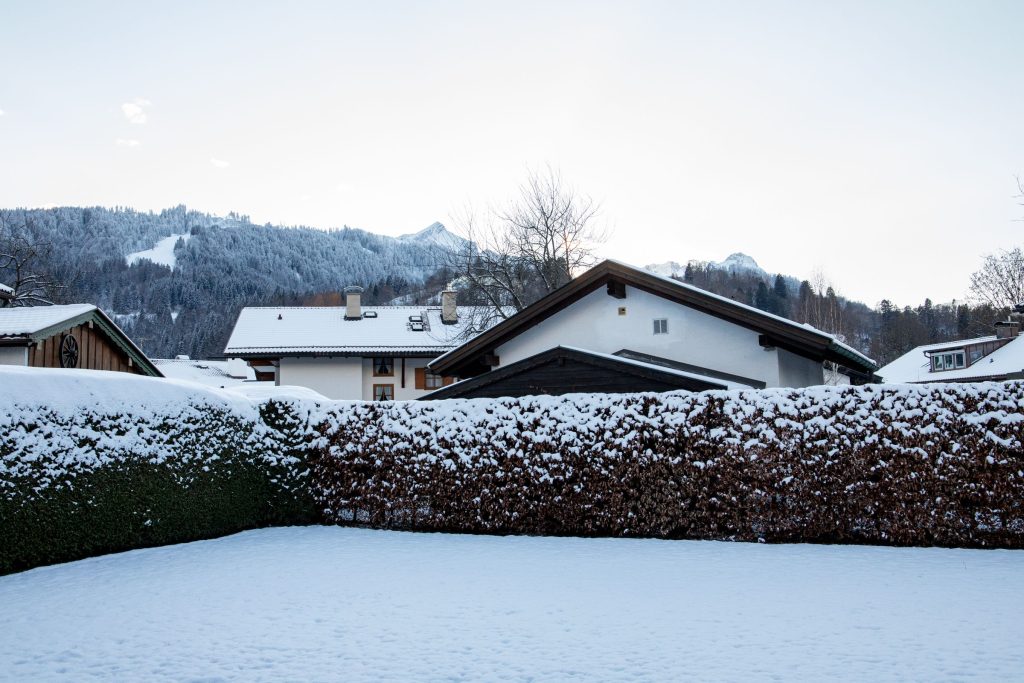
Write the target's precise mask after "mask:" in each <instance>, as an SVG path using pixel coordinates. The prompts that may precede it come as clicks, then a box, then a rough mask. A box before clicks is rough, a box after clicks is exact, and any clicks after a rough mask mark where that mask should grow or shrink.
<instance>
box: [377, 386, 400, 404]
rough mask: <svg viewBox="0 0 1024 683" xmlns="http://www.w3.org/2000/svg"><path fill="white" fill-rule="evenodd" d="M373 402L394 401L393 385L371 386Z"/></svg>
mask: <svg viewBox="0 0 1024 683" xmlns="http://www.w3.org/2000/svg"><path fill="white" fill-rule="evenodd" d="M373 400H374V401H394V400H395V385H394V384H374V385H373Z"/></svg>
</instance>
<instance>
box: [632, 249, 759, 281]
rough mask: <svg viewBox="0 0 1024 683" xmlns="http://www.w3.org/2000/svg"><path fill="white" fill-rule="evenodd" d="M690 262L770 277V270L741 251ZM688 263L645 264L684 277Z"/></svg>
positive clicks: (655, 269) (662, 271)
mask: <svg viewBox="0 0 1024 683" xmlns="http://www.w3.org/2000/svg"><path fill="white" fill-rule="evenodd" d="M688 263H692V264H695V265H696V264H700V265H702V266H705V267H707V268H712V269H714V270H724V271H726V272H729V273H747V274H750V275H757V276H761V277H768V272H767V271H766V270H764V269H763V268H762V267H761V266H759V265H757V261H755V260H754V259H753V258H752V257H750V256H747V255H746V254H744V253H743V252H739V251H738V252H736V253H735V254H729V256H727V257H726V258H725V260H724V261H689V262H688ZM686 265H687V264H686V263H679V262H678V261H665V262H664V263H652V264H650V265H647V266H644V269H645V270H649V271H651V272H652V273H657V274H658V275H664V276H666V277H683V274H684V273H685V272H686Z"/></svg>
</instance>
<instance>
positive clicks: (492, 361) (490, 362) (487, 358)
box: [480, 353, 501, 368]
mask: <svg viewBox="0 0 1024 683" xmlns="http://www.w3.org/2000/svg"><path fill="white" fill-rule="evenodd" d="M480 361H481V362H482V363H483V364H484V365H486V366H488V367H492V368H493V367H494V366H495V365H501V359H500V358H498V357H497V356H495V355H494V354H493V353H487V354H484V355H483V357H482V358H481V359H480Z"/></svg>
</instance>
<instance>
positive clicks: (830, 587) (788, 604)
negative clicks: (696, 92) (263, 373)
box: [0, 368, 1024, 681]
mask: <svg viewBox="0 0 1024 683" xmlns="http://www.w3.org/2000/svg"><path fill="white" fill-rule="evenodd" d="M0 382H2V383H3V386H4V387H5V389H6V391H5V392H4V393H3V395H2V396H0V535H2V538H3V543H2V545H0V573H8V574H9V575H7V576H0V605H3V609H2V610H0V632H3V633H5V634H6V635H5V636H4V637H3V638H0V678H3V677H5V676H6V677H9V678H10V679H12V680H52V679H68V680H91V679H105V680H156V681H159V680H280V679H282V678H284V679H298V680H349V681H361V680H366V681H378V680H395V681H399V680H466V681H470V680H484V679H486V680H538V681H540V680H550V681H564V680H596V679H600V680H706V679H719V680H737V679H742V680H775V679H779V678H784V679H802V680H813V679H818V680H821V679H826V678H827V679H833V680H906V679H915V680H937V679H951V680H961V679H970V678H973V679H976V680H997V679H1004V680H1005V679H1009V678H1013V677H1015V676H1016V675H1019V674H1020V672H1021V671H1024V655H1021V654H1020V652H1019V648H1018V647H1017V644H1018V640H1019V635H1020V629H1019V625H1018V622H1019V615H1020V613H1021V611H1022V608H1024V590H1022V589H1024V585H1022V583H1021V578H1020V577H1021V576H1022V575H1024V571H1022V570H1024V556H1022V555H1021V554H1020V551H1019V550H1015V549H1019V548H1021V547H1022V546H1024V511H1022V504H1024V456H1022V451H1024V447H1022V432H1024V383H1005V384H977V385H930V386H913V387H911V386H874V387H871V386H867V387H852V388H851V387H846V388H817V389H808V390H769V391H747V392H704V393H700V394H687V393H674V394H662V395H654V394H637V395H619V396H595V395H587V396H585V395H576V396H565V397H534V398H524V399H497V400H490V399H480V400H471V401H466V400H453V401H442V402H394V403H390V404H371V403H362V402H330V403H318V402H316V401H314V400H310V399H309V398H306V397H304V396H302V395H299V394H296V395H294V396H288V395H284V396H279V397H277V399H276V400H274V399H269V398H265V397H264V398H250V397H246V396H244V395H242V394H240V393H233V392H231V391H230V390H214V389H206V388H202V387H199V386H198V385H194V384H191V383H187V382H176V381H173V380H156V379H150V378H143V377H135V376H129V375H113V374H111V373H97V372H91V371H83V370H77V371H60V370H53V371H47V372H46V381H45V382H44V381H40V374H39V371H35V370H31V369H24V368H4V369H0ZM317 524H324V526H316V525H317ZM265 527H277V528H265ZM346 527H349V528H346ZM352 527H361V528H352ZM408 531H419V532H444V533H408ZM232 534H233V535H232ZM204 539H208V540H204ZM659 539H675V540H659ZM726 541H748V542H726ZM800 542H804V543H800ZM807 542H810V543H807ZM175 544H176V545H175ZM154 546H156V547H154ZM882 546H888V547H882ZM911 546H913V547H911ZM942 546H945V547H942ZM124 551H126V552H124ZM105 553H110V554H105ZM82 558H85V559H82ZM73 560H77V561H73ZM61 562H64V564H57V563H61ZM42 565H50V566H42Z"/></svg>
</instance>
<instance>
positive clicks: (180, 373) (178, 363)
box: [153, 356, 256, 389]
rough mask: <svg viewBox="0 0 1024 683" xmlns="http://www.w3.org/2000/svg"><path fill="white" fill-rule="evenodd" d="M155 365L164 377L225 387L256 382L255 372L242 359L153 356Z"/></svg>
mask: <svg viewBox="0 0 1024 683" xmlns="http://www.w3.org/2000/svg"><path fill="white" fill-rule="evenodd" d="M153 365H155V366H156V367H157V368H158V369H159V370H160V372H161V373H163V376H164V377H167V378H168V379H182V380H187V381H189V382H197V383H199V384H205V385H206V386H209V387H215V388H219V389H225V388H228V387H234V386H237V385H239V384H244V383H246V382H250V383H253V384H255V383H256V373H255V372H254V371H253V369H252V368H251V367H249V365H248V363H246V362H245V361H243V360H239V359H237V358H235V359H229V360H196V359H193V358H189V357H188V356H176V357H174V358H154V359H153Z"/></svg>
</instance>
